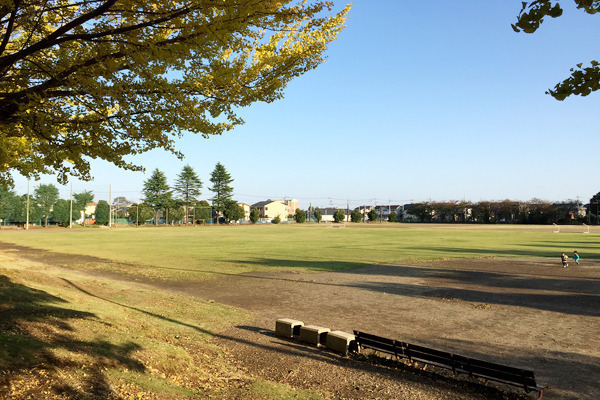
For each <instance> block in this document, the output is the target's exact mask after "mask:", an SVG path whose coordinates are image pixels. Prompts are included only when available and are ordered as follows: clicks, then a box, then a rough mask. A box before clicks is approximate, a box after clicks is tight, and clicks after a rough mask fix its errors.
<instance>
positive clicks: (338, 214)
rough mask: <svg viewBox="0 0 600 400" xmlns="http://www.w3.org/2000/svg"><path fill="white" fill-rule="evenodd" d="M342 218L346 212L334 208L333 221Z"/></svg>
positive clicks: (340, 220) (339, 220)
mask: <svg viewBox="0 0 600 400" xmlns="http://www.w3.org/2000/svg"><path fill="white" fill-rule="evenodd" d="M344 219H346V213H345V212H344V210H335V212H334V213H333V220H334V221H335V222H342V221H343V220H344Z"/></svg>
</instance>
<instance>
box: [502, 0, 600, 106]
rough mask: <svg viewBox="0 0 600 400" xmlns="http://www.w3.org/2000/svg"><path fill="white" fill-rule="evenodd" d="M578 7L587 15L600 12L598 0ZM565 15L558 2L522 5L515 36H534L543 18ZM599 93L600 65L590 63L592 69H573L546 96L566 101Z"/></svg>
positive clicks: (536, 1)
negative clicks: (597, 91)
mask: <svg viewBox="0 0 600 400" xmlns="http://www.w3.org/2000/svg"><path fill="white" fill-rule="evenodd" d="M574 2H575V6H576V7H577V8H578V9H580V10H583V11H584V12H586V13H588V14H596V13H597V12H599V11H600V1H598V0H574ZM562 14H563V9H562V7H561V5H560V4H559V2H558V1H556V0H534V1H524V2H522V3H521V12H520V13H519V16H518V17H517V23H515V24H513V25H512V28H513V29H514V30H515V32H521V31H523V32H525V33H534V32H535V31H537V30H538V28H539V27H540V26H541V24H542V23H543V22H544V18H546V17H551V18H558V17H560V16H561V15H562ZM598 89H600V63H599V62H598V61H596V60H592V61H590V65H589V66H584V64H583V63H579V64H577V66H576V67H574V68H571V76H570V77H568V78H567V79H565V80H564V81H562V82H560V83H558V84H557V85H556V86H554V89H548V91H547V92H546V93H547V94H549V95H551V96H552V97H554V98H555V99H557V100H564V99H566V98H567V97H569V96H571V95H580V96H587V95H589V94H590V93H592V92H594V91H596V90H598Z"/></svg>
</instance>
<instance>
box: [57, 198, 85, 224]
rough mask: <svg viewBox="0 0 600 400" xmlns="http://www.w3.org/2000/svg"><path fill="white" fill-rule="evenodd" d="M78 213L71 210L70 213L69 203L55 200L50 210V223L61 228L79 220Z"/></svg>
mask: <svg viewBox="0 0 600 400" xmlns="http://www.w3.org/2000/svg"><path fill="white" fill-rule="evenodd" d="M79 215H80V213H79V212H78V211H77V210H75V209H73V212H72V213H71V202H70V201H68V200H64V199H58V200H56V203H54V206H53V208H52V221H54V222H56V223H59V224H60V225H62V226H67V225H69V223H70V222H71V218H72V219H73V221H75V220H76V219H78V218H79Z"/></svg>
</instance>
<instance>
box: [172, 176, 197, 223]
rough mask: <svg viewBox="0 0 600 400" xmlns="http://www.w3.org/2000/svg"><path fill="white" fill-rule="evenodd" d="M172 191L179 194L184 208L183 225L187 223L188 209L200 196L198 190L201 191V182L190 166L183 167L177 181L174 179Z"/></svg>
mask: <svg viewBox="0 0 600 400" xmlns="http://www.w3.org/2000/svg"><path fill="white" fill-rule="evenodd" d="M173 189H175V192H177V193H179V194H180V195H181V197H182V200H183V206H184V208H185V215H186V216H187V217H186V218H185V224H187V223H188V218H189V212H188V208H189V206H191V205H192V204H194V203H196V201H197V200H198V196H200V194H202V192H201V191H200V189H202V181H201V180H200V178H199V177H198V174H196V171H194V168H192V167H191V166H190V165H185V166H184V167H183V168H182V169H181V172H180V173H179V175H177V179H175V185H173Z"/></svg>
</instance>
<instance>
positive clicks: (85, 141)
mask: <svg viewBox="0 0 600 400" xmlns="http://www.w3.org/2000/svg"><path fill="white" fill-rule="evenodd" d="M328 10H329V11H330V10H331V4H330V3H329V2H326V1H322V0H310V1H300V0H261V1H247V0H242V1H240V0H220V1H214V0H186V1H183V2H171V1H156V0H154V1H134V0H120V1H117V0H105V1H97V0H81V1H75V2H65V1H62V0H47V1H45V2H42V3H40V2H31V1H3V2H2V3H1V5H0V99H1V100H0V124H1V126H2V129H0V180H1V181H5V182H6V181H11V176H10V171H11V170H16V171H18V172H20V173H22V174H24V175H25V176H32V175H33V176H36V175H37V174H39V173H50V172H52V173H54V172H55V173H57V175H58V179H59V181H60V182H62V183H64V182H66V180H67V178H68V177H69V176H74V177H77V178H82V179H90V174H89V172H90V171H89V161H88V160H89V158H101V159H104V160H107V161H109V162H112V163H114V164H115V165H117V166H119V167H122V168H126V169H130V170H141V169H142V168H141V167H140V166H137V165H134V164H132V163H130V162H128V161H126V160H125V159H124V157H125V156H127V155H130V154H139V153H142V152H145V151H148V150H151V149H154V148H164V149H167V150H169V151H172V152H174V153H176V154H178V155H179V153H178V152H177V151H176V150H175V148H174V142H173V139H174V138H176V137H178V136H180V135H182V133H183V132H190V133H192V134H201V135H202V136H204V137H209V136H210V135H218V134H221V133H223V132H225V131H227V130H230V129H232V128H233V127H234V126H236V125H238V124H241V123H243V121H242V120H241V118H239V117H238V116H237V115H236V110H237V109H239V108H241V107H245V106H248V105H250V104H252V103H254V102H257V101H263V102H272V101H274V100H277V99H279V98H281V97H282V94H283V89H284V88H285V86H286V85H287V84H288V82H289V81H290V80H292V79H293V78H295V77H297V76H299V75H302V74H303V73H304V72H306V71H308V70H311V69H313V68H315V67H316V66H318V65H319V64H320V63H322V62H323V61H324V55H323V53H324V51H325V50H326V48H327V46H328V44H329V43H331V42H332V41H334V40H335V39H336V37H337V34H338V33H339V32H340V31H341V30H342V29H343V27H344V23H345V19H346V14H347V12H348V10H349V6H347V7H346V8H344V9H343V10H342V11H341V12H339V13H338V14H335V15H332V16H330V17H323V16H322V13H323V12H324V11H328Z"/></svg>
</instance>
